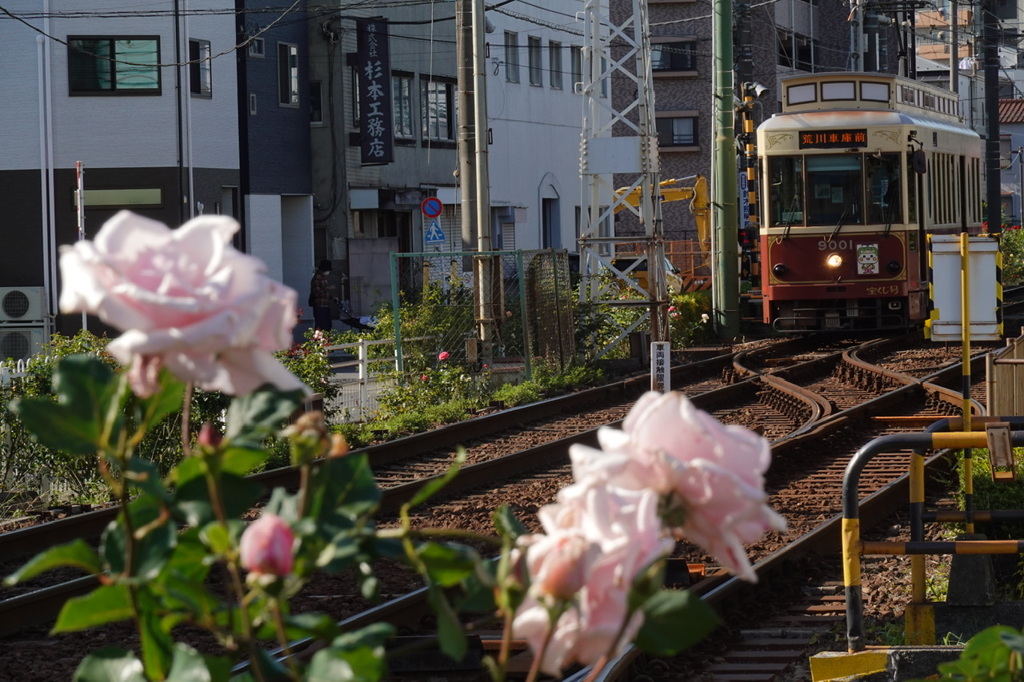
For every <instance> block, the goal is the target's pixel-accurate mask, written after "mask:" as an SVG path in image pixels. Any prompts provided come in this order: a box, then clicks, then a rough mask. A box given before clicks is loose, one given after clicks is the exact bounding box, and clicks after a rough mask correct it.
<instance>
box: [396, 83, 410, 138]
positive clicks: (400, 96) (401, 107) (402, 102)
mask: <svg viewBox="0 0 1024 682" xmlns="http://www.w3.org/2000/svg"><path fill="white" fill-rule="evenodd" d="M391 103H392V104H391V106H392V107H393V108H394V110H395V137H398V138H407V139H412V137H413V129H412V76H410V75H405V74H397V73H396V74H393V75H392V76H391Z"/></svg>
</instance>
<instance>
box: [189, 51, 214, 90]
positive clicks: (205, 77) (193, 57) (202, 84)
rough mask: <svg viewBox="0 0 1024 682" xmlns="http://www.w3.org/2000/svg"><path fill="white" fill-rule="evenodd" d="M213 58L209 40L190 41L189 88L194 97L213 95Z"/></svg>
mask: <svg viewBox="0 0 1024 682" xmlns="http://www.w3.org/2000/svg"><path fill="white" fill-rule="evenodd" d="M212 58H213V57H212V52H211V51H210V41H209V40H189V41H188V87H189V89H190V90H191V92H192V94H193V95H199V96H201V97H210V96H211V95H213V78H212V72H213V67H212V61H211V59H212Z"/></svg>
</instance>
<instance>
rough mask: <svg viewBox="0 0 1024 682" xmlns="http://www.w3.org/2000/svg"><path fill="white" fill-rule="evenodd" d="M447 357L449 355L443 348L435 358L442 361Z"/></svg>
mask: <svg viewBox="0 0 1024 682" xmlns="http://www.w3.org/2000/svg"><path fill="white" fill-rule="evenodd" d="M448 357H449V356H448V351H446V350H443V351H441V352H440V353H438V354H437V359H438V360H440V361H441V362H444V361H445V360H447V359H448Z"/></svg>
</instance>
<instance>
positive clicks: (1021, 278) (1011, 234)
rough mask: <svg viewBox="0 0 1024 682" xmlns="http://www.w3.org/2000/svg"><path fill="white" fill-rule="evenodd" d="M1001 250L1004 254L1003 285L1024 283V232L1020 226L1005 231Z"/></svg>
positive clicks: (1000, 239) (1001, 238)
mask: <svg viewBox="0 0 1024 682" xmlns="http://www.w3.org/2000/svg"><path fill="white" fill-rule="evenodd" d="M999 248H1000V250H1001V251H1002V252H1003V284H1007V285H1017V284H1021V283H1022V282H1024V230H1021V228H1020V226H1019V225H1017V226H1013V227H1009V228H1008V229H1006V230H1004V231H1003V233H1002V235H1001V236H1000V237H999Z"/></svg>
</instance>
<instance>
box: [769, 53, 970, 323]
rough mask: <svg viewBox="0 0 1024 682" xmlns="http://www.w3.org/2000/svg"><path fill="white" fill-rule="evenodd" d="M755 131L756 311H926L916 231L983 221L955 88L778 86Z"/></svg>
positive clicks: (894, 81) (875, 82) (956, 229)
mask: <svg viewBox="0 0 1024 682" xmlns="http://www.w3.org/2000/svg"><path fill="white" fill-rule="evenodd" d="M781 94H782V100H783V107H782V112H781V113H779V114H775V115H774V116H772V117H771V118H770V119H768V120H767V121H765V122H764V123H763V124H761V125H760V126H759V127H758V129H757V153H758V164H759V165H758V171H759V178H760V209H761V216H760V218H761V220H760V224H761V232H760V244H759V246H760V261H761V280H762V281H761V291H762V296H763V304H764V308H763V310H764V321H765V322H766V323H768V324H771V325H772V326H773V327H774V328H775V329H777V330H779V331H793V332H800V331H819V330H837V331H839V330H842V331H847V330H874V329H899V328H906V327H908V326H911V325H914V324H916V323H917V322H920V321H921V320H923V319H925V318H926V317H927V315H928V277H929V268H928V236H929V235H931V234H943V233H960V232H963V231H967V232H970V233H978V232H980V231H981V228H982V217H983V211H982V191H981V187H982V173H983V163H982V144H981V140H980V137H979V135H978V134H977V133H976V132H975V131H974V130H972V129H971V128H970V127H968V126H966V125H964V124H963V122H962V121H961V119H960V117H959V115H958V113H957V112H958V108H959V106H958V102H957V98H956V95H955V94H954V93H952V92H950V91H947V90H942V89H940V88H936V87H933V86H930V85H927V84H924V83H920V82H917V81H912V80H909V79H906V78H901V77H898V76H892V75H886V74H866V73H832V74H815V75H811V76H804V77H797V78H791V79H787V80H785V81H783V82H782V93H781Z"/></svg>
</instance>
